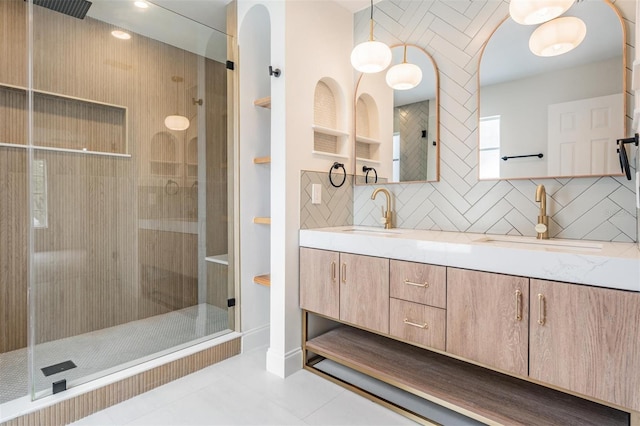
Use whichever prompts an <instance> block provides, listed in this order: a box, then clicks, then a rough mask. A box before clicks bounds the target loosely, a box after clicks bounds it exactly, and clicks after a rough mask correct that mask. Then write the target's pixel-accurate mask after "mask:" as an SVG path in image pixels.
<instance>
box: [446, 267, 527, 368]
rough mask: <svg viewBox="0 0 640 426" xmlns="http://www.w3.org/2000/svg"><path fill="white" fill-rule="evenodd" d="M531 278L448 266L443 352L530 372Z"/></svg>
mask: <svg viewBox="0 0 640 426" xmlns="http://www.w3.org/2000/svg"><path fill="white" fill-rule="evenodd" d="M528 305H529V279H528V278H523V277H515V276H510V275H500V274H493V273H487V272H479V271H470V270H465V269H457V268H448V269H447V352H449V353H452V354H454V355H458V356H461V357H463V358H467V359H469V360H472V361H476V362H479V363H481V364H484V365H486V366H489V367H493V368H497V369H499V370H502V371H506V372H509V373H513V374H518V375H522V376H526V375H527V374H528V351H529V330H528V327H529V319H528V313H529V307H528Z"/></svg>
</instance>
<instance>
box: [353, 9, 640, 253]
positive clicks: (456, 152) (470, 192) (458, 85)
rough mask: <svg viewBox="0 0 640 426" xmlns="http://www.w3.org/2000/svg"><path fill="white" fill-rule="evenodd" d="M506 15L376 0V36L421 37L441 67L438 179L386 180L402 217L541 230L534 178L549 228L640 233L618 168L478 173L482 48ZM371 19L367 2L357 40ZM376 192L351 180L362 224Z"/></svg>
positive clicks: (500, 230) (475, 227) (426, 225)
mask: <svg viewBox="0 0 640 426" xmlns="http://www.w3.org/2000/svg"><path fill="white" fill-rule="evenodd" d="M590 1H595V0H590ZM615 4H616V5H618V8H619V10H620V11H621V13H622V15H623V16H624V20H625V26H626V28H627V39H628V40H627V53H628V54H627V57H628V58H633V57H635V55H634V48H633V45H634V38H635V32H634V29H635V28H634V27H635V25H634V21H635V1H634V0H617V1H616V2H615ZM507 14H508V2H507V1H497V0H488V1H483V0H473V1H469V0H435V1H410V0H391V1H389V0H385V1H382V2H380V3H377V4H376V10H375V12H374V19H375V21H376V27H375V37H376V39H377V40H380V41H383V42H385V43H388V44H397V43H402V42H406V43H413V44H417V45H419V46H421V47H423V48H424V49H425V50H426V51H427V52H428V53H429V54H431V55H432V56H433V58H434V60H435V61H436V63H437V65H438V68H439V71H440V97H441V98H440V100H441V110H440V114H441V115H440V117H441V120H440V126H441V127H440V142H441V159H440V165H441V178H440V182H435V183H424V184H395V185H388V186H387V188H388V189H389V190H390V191H391V192H392V193H393V194H394V198H395V200H394V202H395V212H396V223H395V226H397V227H402V228H420V229H436V230H447V231H467V232H480V233H493V234H516V235H535V231H534V229H533V227H534V225H535V222H536V220H537V214H538V205H537V204H536V203H535V200H534V196H535V187H536V185H537V184H539V183H542V184H544V185H545V186H546V189H547V194H548V196H549V198H548V203H547V207H548V213H549V215H550V216H551V221H550V233H551V236H553V237H561V238H572V239H594V240H603V241H636V239H637V230H636V228H637V226H638V225H637V224H638V222H637V210H636V208H635V205H634V203H635V189H634V186H633V185H634V184H633V181H632V182H629V181H626V180H623V179H622V178H612V177H602V178H575V179H536V180H514V181H497V182H486V181H484V182H479V181H478V180H477V170H476V167H477V153H476V145H477V71H478V60H479V54H480V49H481V47H482V44H483V43H484V42H485V40H486V39H487V38H488V37H489V36H490V34H491V32H492V31H493V30H494V29H495V28H496V27H497V26H498V25H499V24H500V22H501V21H502V19H503V18H504V17H505V16H506V15H507ZM368 19H369V10H368V9H367V10H363V11H362V12H359V13H357V14H356V15H354V27H355V29H354V31H355V35H354V39H355V40H354V42H355V43H360V42H362V41H364V40H365V39H366V38H367V36H368V31H369V26H368V25H369V24H368ZM627 62H628V63H631V61H627ZM628 75H630V73H628ZM628 87H630V81H629V84H628ZM631 96H632V95H631V94H630V93H628V94H627V97H628V98H629V97H631ZM631 103H632V104H633V101H632V102H631ZM371 191H373V188H372V187H371V186H356V187H355V188H354V207H353V215H354V216H353V223H354V224H356V225H369V226H377V225H378V216H379V209H380V207H379V205H378V204H377V203H376V202H373V201H371V199H370V195H371Z"/></svg>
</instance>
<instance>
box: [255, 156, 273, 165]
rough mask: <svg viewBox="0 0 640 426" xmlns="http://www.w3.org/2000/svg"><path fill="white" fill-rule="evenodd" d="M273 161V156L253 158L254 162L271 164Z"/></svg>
mask: <svg viewBox="0 0 640 426" xmlns="http://www.w3.org/2000/svg"><path fill="white" fill-rule="evenodd" d="M269 163H271V157H256V158H254V159H253V164H269Z"/></svg>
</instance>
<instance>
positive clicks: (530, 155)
mask: <svg viewBox="0 0 640 426" xmlns="http://www.w3.org/2000/svg"><path fill="white" fill-rule="evenodd" d="M527 157H538V158H542V157H544V154H543V153H539V154H527V155H511V156H506V155H505V156H504V157H502V159H503V160H504V161H507V160H508V159H509V158H527Z"/></svg>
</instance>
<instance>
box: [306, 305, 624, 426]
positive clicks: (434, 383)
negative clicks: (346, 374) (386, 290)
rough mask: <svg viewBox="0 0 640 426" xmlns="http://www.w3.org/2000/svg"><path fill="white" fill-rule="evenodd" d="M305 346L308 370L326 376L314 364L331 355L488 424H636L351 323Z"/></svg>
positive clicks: (613, 411) (619, 414) (619, 413)
mask: <svg viewBox="0 0 640 426" xmlns="http://www.w3.org/2000/svg"><path fill="white" fill-rule="evenodd" d="M305 315H307V313H305ZM305 349H306V351H309V352H310V353H312V354H313V355H312V356H311V357H310V359H309V360H308V362H307V363H306V366H305V368H306V369H308V370H311V371H314V372H316V373H318V374H320V375H323V376H326V374H325V373H322V372H319V371H317V370H316V369H315V368H314V364H315V363H316V362H318V361H319V360H321V359H324V358H326V359H330V360H333V361H336V362H337V363H339V364H342V365H345V366H348V367H349V368H352V369H354V370H356V371H358V372H361V373H364V374H366V375H368V376H371V377H373V378H375V379H378V380H380V381H382V382H385V383H389V384H391V385H393V386H395V387H397V388H398V389H401V390H403V391H407V392H409V393H412V394H415V395H418V396H420V397H422V398H424V399H426V400H428V401H431V402H434V403H436V404H438V405H441V406H444V407H446V408H450V409H451V410H453V411H455V412H458V413H462V414H464V415H466V416H468V417H470V418H472V419H475V420H478V421H481V422H482V423H487V424H500V425H537V426H542V425H550V426H551V425H568V424H571V425H581V426H589V425H593V426H602V425H611V426H613V425H621V426H622V425H629V424H630V414H629V413H627V412H624V411H621V410H617V409H614V408H611V407H608V406H605V405H601V404H598V403H595V402H591V401H587V400H585V399H582V398H578V397H576V396H573V395H569V394H566V393H564V392H560V391H556V390H553V389H549V388H546V387H544V386H540V385H537V384H535V383H531V382H527V381H525V380H521V379H517V378H515V377H512V376H508V375H506V374H502V373H498V372H495V371H492V370H488V369H486V368H483V367H479V366H476V365H473V364H469V363H467V362H464V361H460V360H457V359H454V358H451V357H448V356H444V355H440V354H438V353H435V352H431V351H428V350H425V349H421V348H418V347H415V346H412V345H408V344H405V343H402V342H399V341H396V340H393V339H389V338H387V337H384V336H380V335H377V334H373V333H369V332H366V331H363V330H359V329H357V328H353V327H349V326H339V327H338V328H335V329H333V330H331V331H329V332H326V333H324V334H321V335H320V336H318V337H315V338H313V339H311V340H309V341H307V342H306V347H305ZM330 378H331V379H333V380H334V381H337V382H340V379H339V378H335V377H330ZM369 396H370V397H372V398H373V399H376V398H377V397H376V396H375V395H369ZM380 401H381V402H382V403H383V404H384V405H387V406H389V405H393V404H392V403H390V402H389V401H386V400H384V399H382V400H380ZM396 408H397V409H398V410H399V411H405V414H407V415H408V416H409V417H411V418H413V419H414V420H418V421H420V420H426V421H427V422H428V421H429V419H425V418H424V417H423V416H420V415H416V414H415V413H412V412H410V411H406V410H405V409H404V408H403V407H396ZM428 424H431V423H428Z"/></svg>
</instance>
